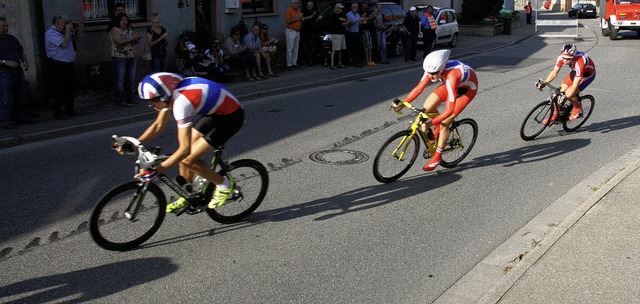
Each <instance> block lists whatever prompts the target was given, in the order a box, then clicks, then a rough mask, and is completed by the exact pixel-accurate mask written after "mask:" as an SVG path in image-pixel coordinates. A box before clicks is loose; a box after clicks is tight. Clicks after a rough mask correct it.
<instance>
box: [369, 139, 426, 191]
mask: <svg viewBox="0 0 640 304" xmlns="http://www.w3.org/2000/svg"><path fill="white" fill-rule="evenodd" d="M410 136H411V130H404V131H400V132H398V133H396V134H393V135H392V136H391V137H389V139H387V141H386V142H385V143H384V144H383V145H382V147H381V148H380V150H379V151H378V154H377V155H376V158H375V160H374V161H373V176H374V177H375V178H376V180H378V181H379V182H381V183H390V182H393V181H395V180H397V179H398V178H400V177H401V176H402V175H404V174H405V173H407V171H409V168H411V165H413V163H414V162H415V161H416V158H417V157H418V154H419V153H420V151H419V150H420V140H419V139H418V136H415V135H414V136H413V138H411V137H410Z"/></svg>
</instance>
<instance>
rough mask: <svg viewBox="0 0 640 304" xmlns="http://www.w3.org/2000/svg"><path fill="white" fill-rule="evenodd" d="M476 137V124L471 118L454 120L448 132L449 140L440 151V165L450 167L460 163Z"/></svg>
mask: <svg viewBox="0 0 640 304" xmlns="http://www.w3.org/2000/svg"><path fill="white" fill-rule="evenodd" d="M476 139H478V124H477V123H476V122H475V121H474V120H473V119H471V118H465V119H461V120H459V121H454V122H453V125H452V127H451V132H449V140H448V141H447V145H446V146H445V147H444V150H443V151H442V161H441V162H440V165H441V166H443V167H445V168H452V167H454V166H455V165H457V164H458V163H460V162H461V161H462V160H463V159H464V158H465V157H467V155H469V153H470V152H471V149H473V146H474V145H475V144H476Z"/></svg>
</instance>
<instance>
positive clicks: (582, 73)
mask: <svg viewBox="0 0 640 304" xmlns="http://www.w3.org/2000/svg"><path fill="white" fill-rule="evenodd" d="M562 65H564V61H563V60H562V55H560V56H558V59H556V67H557V68H558V69H560V68H562ZM566 65H567V66H568V67H569V68H570V69H571V70H573V71H575V72H576V76H575V78H582V77H589V76H591V75H593V74H595V73H596V65H595V63H593V60H591V58H590V57H589V56H588V55H587V54H586V53H583V52H580V51H578V52H576V55H575V57H574V60H572V61H570V62H569V63H567V64H566Z"/></svg>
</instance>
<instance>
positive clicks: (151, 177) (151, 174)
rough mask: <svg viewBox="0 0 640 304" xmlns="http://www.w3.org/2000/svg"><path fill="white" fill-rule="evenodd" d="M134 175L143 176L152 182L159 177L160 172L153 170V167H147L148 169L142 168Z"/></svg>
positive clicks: (146, 180)
mask: <svg viewBox="0 0 640 304" xmlns="http://www.w3.org/2000/svg"><path fill="white" fill-rule="evenodd" d="M134 177H136V178H141V179H142V180H144V181H145V182H150V181H153V180H154V179H156V178H158V172H156V170H153V169H146V170H144V169H140V173H138V174H136V176H134Z"/></svg>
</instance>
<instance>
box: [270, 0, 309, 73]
mask: <svg viewBox="0 0 640 304" xmlns="http://www.w3.org/2000/svg"><path fill="white" fill-rule="evenodd" d="M284 16H285V17H284V18H285V19H284V20H285V26H286V27H287V28H286V29H285V30H284V34H285V36H286V38H287V69H294V68H297V67H298V48H299V46H300V28H302V18H303V16H302V11H300V0H291V6H289V8H287V11H286V12H285V14H284ZM271 74H273V73H271Z"/></svg>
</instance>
